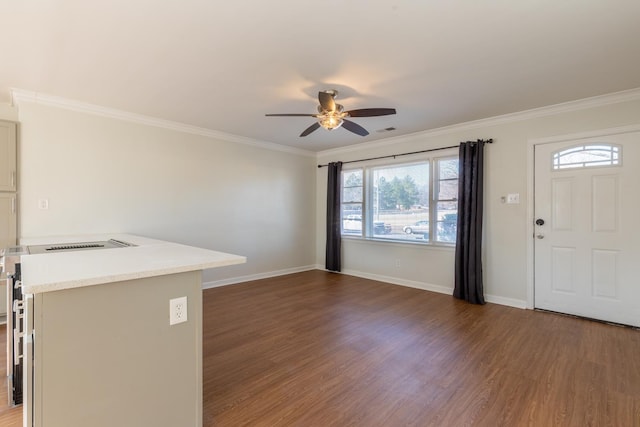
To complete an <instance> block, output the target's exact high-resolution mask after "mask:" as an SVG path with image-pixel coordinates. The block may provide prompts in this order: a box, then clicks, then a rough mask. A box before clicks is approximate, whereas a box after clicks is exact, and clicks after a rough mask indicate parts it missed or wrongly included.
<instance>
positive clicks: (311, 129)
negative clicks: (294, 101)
mask: <svg viewBox="0 0 640 427" xmlns="http://www.w3.org/2000/svg"><path fill="white" fill-rule="evenodd" d="M319 127H320V123H318V122H315V123H314V124H312V125H311V126H309V127H308V128H306V129H305V130H304V132H302V133H301V134H300V136H307V135H309V134H310V133H311V132H313V131H314V130H316V129H318V128H319Z"/></svg>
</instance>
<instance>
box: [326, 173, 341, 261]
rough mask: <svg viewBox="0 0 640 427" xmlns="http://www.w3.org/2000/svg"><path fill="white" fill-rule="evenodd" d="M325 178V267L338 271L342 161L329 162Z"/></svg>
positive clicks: (339, 258)
mask: <svg viewBox="0 0 640 427" xmlns="http://www.w3.org/2000/svg"><path fill="white" fill-rule="evenodd" d="M328 169H329V172H328V179H327V252H326V256H325V268H326V269H327V270H330V271H340V267H341V262H340V260H341V258H342V256H341V252H340V246H341V244H342V238H341V237H340V178H341V173H342V162H336V163H329V165H328Z"/></svg>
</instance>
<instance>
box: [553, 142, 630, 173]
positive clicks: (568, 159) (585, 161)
mask: <svg viewBox="0 0 640 427" xmlns="http://www.w3.org/2000/svg"><path fill="white" fill-rule="evenodd" d="M619 155H620V148H619V147H617V146H614V145H605V144H599V145H581V146H578V147H571V148H568V149H566V150H562V151H559V152H557V153H554V154H553V168H554V169H565V168H583V167H589V166H613V165H618V164H620V161H619Z"/></svg>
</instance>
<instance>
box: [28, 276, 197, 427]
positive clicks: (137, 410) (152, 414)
mask: <svg viewBox="0 0 640 427" xmlns="http://www.w3.org/2000/svg"><path fill="white" fill-rule="evenodd" d="M201 286H202V285H201V272H200V271H194V272H188V273H180V274H171V275H166V276H158V277H151V278H145V279H138V280H130V281H123V282H115V283H109V284H105V285H97V286H89V287H83V288H75V289H67V290H62V291H54V292H47V293H42V294H36V295H35V299H34V314H35V316H34V323H35V325H34V327H35V331H36V338H35V363H34V365H35V367H36V369H35V380H34V381H35V385H34V387H35V396H36V399H37V401H36V402H35V404H34V409H35V412H34V417H35V423H34V424H35V425H36V426H38V427H58V426H60V427H75V426H78V427H86V426H92V427H102V426H104V427H113V426H119V427H124V426H158V427H162V426H167V427H169V426H170V427H174V426H201V425H202V288H201ZM183 296H186V297H187V310H188V311H187V316H188V320H187V322H185V323H180V324H176V325H173V326H169V300H170V299H173V298H179V297H183Z"/></svg>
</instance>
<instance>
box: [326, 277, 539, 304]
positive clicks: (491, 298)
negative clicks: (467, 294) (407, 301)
mask: <svg viewBox="0 0 640 427" xmlns="http://www.w3.org/2000/svg"><path fill="white" fill-rule="evenodd" d="M320 269H322V268H320ZM342 273H343V274H348V275H350V276H356V277H362V278H363V279H371V280H377V281H379V282H385V283H390V284H392V285H400V286H407V287H410V288H416V289H422V290H423V291H431V292H438V293H440V294H446V295H453V288H450V287H448V286H441V285H434V284H432V283H425V282H416V281H413V280H406V279H399V278H397V277H390V276H382V275H379V274H370V273H364V272H362V271H355V270H343V271H342ZM484 299H485V301H487V302H490V303H492V304H499V305H505V306H508V307H515V308H521V309H526V308H527V302H526V301H522V300H518V299H514V298H506V297H501V296H497V295H490V294H485V295H484Z"/></svg>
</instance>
